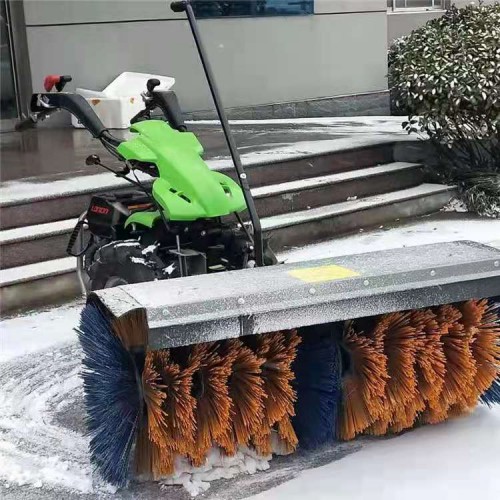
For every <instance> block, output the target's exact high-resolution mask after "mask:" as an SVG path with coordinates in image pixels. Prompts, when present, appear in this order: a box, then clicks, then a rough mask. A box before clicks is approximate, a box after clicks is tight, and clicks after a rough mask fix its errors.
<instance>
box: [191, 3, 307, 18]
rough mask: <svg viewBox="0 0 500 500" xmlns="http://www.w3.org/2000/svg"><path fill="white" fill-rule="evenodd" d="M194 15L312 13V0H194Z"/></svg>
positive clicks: (290, 14) (297, 14)
mask: <svg viewBox="0 0 500 500" xmlns="http://www.w3.org/2000/svg"><path fill="white" fill-rule="evenodd" d="M193 8H194V11H195V14H196V17H198V18H200V19H206V18H210V17H254V16H255V17H256V16H304V15H309V14H313V13H314V0H224V1H221V0H196V1H195V2H193Z"/></svg>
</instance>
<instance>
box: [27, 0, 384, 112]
mask: <svg viewBox="0 0 500 500" xmlns="http://www.w3.org/2000/svg"><path fill="white" fill-rule="evenodd" d="M24 9H25V17H26V25H27V38H28V45H29V56H30V61H31V73H32V80H33V88H34V90H37V89H40V87H41V84H42V81H43V77H44V75H46V74H48V73H59V74H71V75H72V76H73V82H74V85H75V86H79V87H83V88H89V89H96V90H99V89H101V88H103V87H104V86H106V85H107V84H108V83H109V82H110V81H111V80H113V78H114V77H116V76H117V75H118V74H119V73H121V72H122V71H127V70H128V71H139V72H148V73H157V74H165V75H169V76H174V77H175V78H176V85H175V87H174V88H175V90H176V92H177V94H178V96H179V98H180V101H181V104H182V106H183V108H184V109H185V110H186V111H195V110H205V109H210V108H212V102H211V98H210V95H209V92H208V90H207V87H206V83H205V79H204V77H203V74H202V71H201V68H200V64H199V60H198V57H197V54H196V52H195V47H194V44H193V41H192V38H191V34H190V32H189V28H188V25H187V22H186V21H185V20H184V18H183V15H179V14H174V13H172V12H171V11H170V9H169V7H168V3H167V2H166V1H165V0H157V1H156V0H153V1H151V0H141V1H140V2H139V1H133V2H131V1H127V0H113V1H111V0H109V1H108V0H100V1H98V2H96V1H88V0H50V1H48V0H24ZM315 13H316V15H312V16H297V17H267V18H263V17H260V18H232V19H231V18H226V19H207V20H202V21H199V25H200V30H201V32H202V36H203V39H204V41H205V43H206V47H207V51H208V53H209V56H210V59H211V62H212V64H213V67H214V71H215V74H216V76H217V80H218V83H219V86H220V90H221V94H222V96H223V100H224V104H225V105H226V106H228V107H239V106H256V105H263V104H269V103H280V102H287V101H301V100H309V99H317V98H322V97H329V96H340V95H346V94H358V93H368V92H378V91H385V90H386V89H387V81H386V72H387V68H386V50H387V15H386V0H316V2H315Z"/></svg>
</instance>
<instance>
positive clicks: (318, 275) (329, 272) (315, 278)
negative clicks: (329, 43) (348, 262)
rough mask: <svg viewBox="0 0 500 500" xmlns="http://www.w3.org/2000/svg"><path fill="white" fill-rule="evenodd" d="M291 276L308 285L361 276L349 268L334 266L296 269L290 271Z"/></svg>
mask: <svg viewBox="0 0 500 500" xmlns="http://www.w3.org/2000/svg"><path fill="white" fill-rule="evenodd" d="M288 274H289V275H290V276H293V277H294V278H298V279H299V280H301V281H305V282H306V283H321V282H323V281H334V280H341V279H344V278H352V277H353V276H359V275H360V274H359V273H357V272H356V271H353V270H352V269H348V268H347V267H342V266H337V265H335V264H332V265H330V266H321V267H306V268H303V269H294V270H292V271H288Z"/></svg>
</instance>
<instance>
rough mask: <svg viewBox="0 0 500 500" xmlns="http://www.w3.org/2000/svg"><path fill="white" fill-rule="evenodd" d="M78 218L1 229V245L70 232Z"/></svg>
mask: <svg viewBox="0 0 500 500" xmlns="http://www.w3.org/2000/svg"><path fill="white" fill-rule="evenodd" d="M77 220H78V219H66V220H60V221H56V222H48V223H46V224H36V225H34V226H24V227H17V228H15V229H6V230H4V231H0V245H8V244H12V243H19V242H22V241H31V240H37V239H40V238H44V237H45V238H46V237H49V236H56V235H58V234H64V233H68V232H70V231H71V230H72V229H73V228H74V227H75V225H76V223H77Z"/></svg>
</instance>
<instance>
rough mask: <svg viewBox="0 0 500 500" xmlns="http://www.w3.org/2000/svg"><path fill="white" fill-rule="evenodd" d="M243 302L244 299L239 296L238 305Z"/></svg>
mask: <svg viewBox="0 0 500 500" xmlns="http://www.w3.org/2000/svg"><path fill="white" fill-rule="evenodd" d="M244 303H245V299H244V298H243V297H240V298H239V299H238V305H240V306H242V305H243V304H244Z"/></svg>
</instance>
